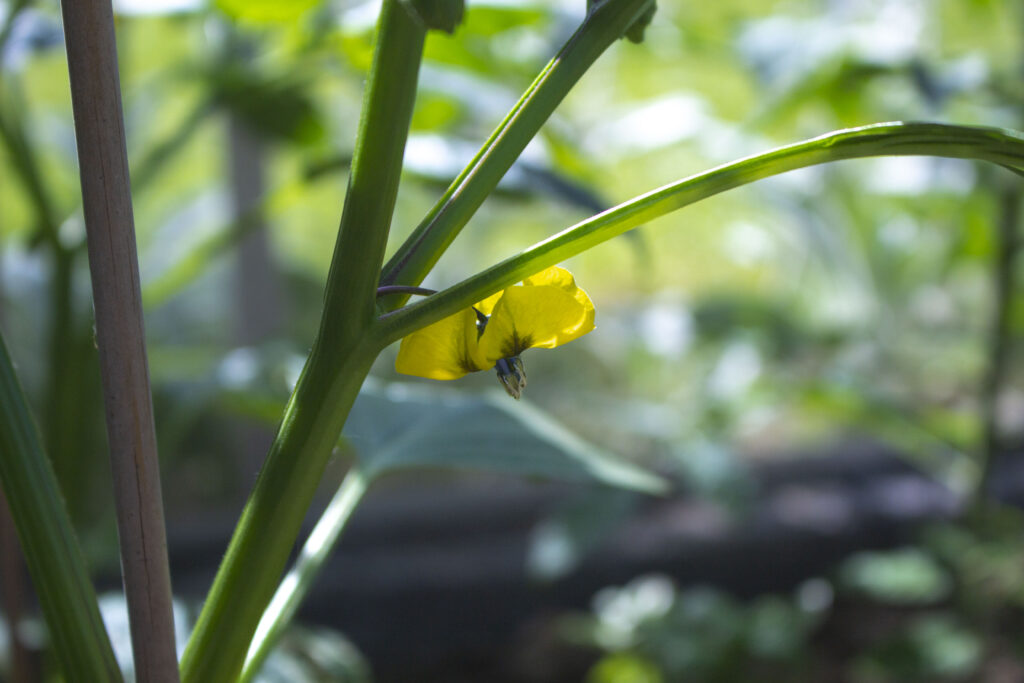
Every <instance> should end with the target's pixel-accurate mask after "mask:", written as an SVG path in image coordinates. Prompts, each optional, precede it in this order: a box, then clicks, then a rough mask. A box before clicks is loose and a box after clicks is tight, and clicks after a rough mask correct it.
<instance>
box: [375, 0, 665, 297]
mask: <svg viewBox="0 0 1024 683" xmlns="http://www.w3.org/2000/svg"><path fill="white" fill-rule="evenodd" d="M650 5H651V0H605V1H604V2H602V3H600V4H597V5H595V6H594V7H593V9H592V10H591V11H590V13H589V14H588V15H587V17H586V19H584V21H583V23H582V24H581V25H580V28H579V29H578V30H577V31H576V32H575V33H574V34H573V35H572V37H570V38H569V40H568V41H566V43H565V45H564V46H563V47H562V49H561V50H560V51H559V53H558V54H557V55H556V56H555V58H554V59H552V60H551V61H550V62H549V63H548V65H547V66H546V67H544V70H543V71H541V73H540V75H539V76H537V79H536V80H535V81H534V82H533V83H532V84H531V85H530V87H529V88H528V89H527V91H526V93H524V94H523V96H522V98H520V100H519V101H518V102H517V103H516V104H515V106H514V107H513V108H512V111H510V112H509V113H508V115H507V116H506V117H505V119H504V120H503V121H502V122H501V123H500V124H499V125H498V127H497V128H496V129H495V131H494V133H492V134H491V137H490V138H488V139H487V141H486V142H485V143H484V145H483V147H481V148H480V151H479V152H477V154H476V156H475V157H474V158H473V159H472V161H470V163H469V165H467V166H466V168H465V169H464V170H463V171H462V172H461V173H460V174H459V175H458V177H457V178H455V180H454V181H452V184H451V185H450V186H449V187H448V189H447V191H445V193H444V194H443V195H442V196H441V198H440V199H439V200H438V201H437V203H436V204H435V205H434V207H433V208H432V209H431V210H430V212H429V213H428V214H427V215H426V217H425V218H424V219H423V221H421V222H420V224H419V225H418V226H417V227H416V229H415V230H414V231H413V233H412V234H411V235H410V236H409V237H408V239H406V241H405V242H404V243H403V244H402V245H401V246H400V247H399V248H398V250H397V251H396V252H395V254H394V256H392V257H391V259H390V260H389V261H388V262H387V264H386V265H385V266H384V269H383V272H382V274H381V279H380V282H381V284H383V285H392V284H395V283H397V282H408V283H412V284H419V283H420V282H422V281H423V278H424V277H425V276H426V275H427V273H428V272H430V269H431V268H433V266H434V264H435V263H437V261H438V259H439V258H440V257H441V254H443V253H444V251H445V250H446V249H447V248H448V246H449V245H450V244H451V243H452V240H454V239H455V237H456V236H457V235H458V234H459V232H460V231H461V230H462V228H463V227H464V226H465V225H466V224H467V223H468V222H469V220H470V218H472V217H473V214H474V213H476V210H477V209H478V208H480V205H481V204H483V202H484V200H485V199H486V198H487V197H488V196H489V195H490V194H491V192H492V191H493V190H494V188H495V187H497V185H498V181H500V180H501V178H502V176H504V175H505V173H506V172H507V171H508V170H509V169H510V168H511V167H512V164H513V163H515V161H516V159H518V158H519V155H520V154H522V152H523V150H524V149H525V148H526V145H527V144H529V142H530V141H531V140H532V139H533V138H534V137H535V136H536V135H537V132H538V131H539V130H540V128H541V126H542V125H544V123H545V122H546V121H547V120H548V119H549V118H550V117H551V114H552V113H553V112H554V110H555V109H556V108H557V107H558V105H559V104H560V103H561V102H562V100H563V99H564V98H565V96H566V95H567V94H568V93H569V91H570V90H571V89H572V87H573V86H574V85H575V84H576V82H577V81H578V80H579V79H580V78H581V77H582V76H583V74H585V73H586V72H587V70H588V69H589V68H590V67H591V66H592V65H593V63H594V62H595V61H597V58H598V57H600V56H601V54H603V53H604V51H605V50H606V49H607V48H608V46H609V45H611V44H612V43H614V42H615V40H617V39H618V38H619V37H620V36H622V34H623V33H624V32H625V31H626V29H627V28H629V26H631V25H632V24H633V23H634V22H635V21H636V19H637V18H638V17H639V16H640V15H641V14H643V13H644V11H646V10H647V8H648V7H649V6H650ZM406 298H407V297H405V296H394V297H391V298H389V299H387V300H385V307H386V308H388V309H390V310H393V309H395V308H397V307H399V306H401V305H402V304H403V303H404V302H405V300H406Z"/></svg>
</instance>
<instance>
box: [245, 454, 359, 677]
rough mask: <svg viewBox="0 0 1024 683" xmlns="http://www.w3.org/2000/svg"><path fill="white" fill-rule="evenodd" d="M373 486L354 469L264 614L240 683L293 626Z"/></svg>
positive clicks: (258, 669)
mask: <svg viewBox="0 0 1024 683" xmlns="http://www.w3.org/2000/svg"><path fill="white" fill-rule="evenodd" d="M369 484H370V480H369V477H367V476H366V475H365V474H363V472H362V470H360V469H359V468H358V467H354V468H353V469H351V470H350V471H349V473H348V474H347V475H345V480H344V481H342V482H341V486H340V487H338V492H337V493H335V494H334V498H332V499H331V502H330V503H329V504H328V505H327V509H326V510H324V513H323V514H322V515H321V516H320V520H319V521H318V522H317V523H316V526H315V527H313V531H312V532H310V534H309V538H308V539H306V543H305V545H303V546H302V553H300V554H299V559H298V560H296V562H295V566H294V567H292V570H291V571H290V572H288V574H286V575H285V577H284V580H283V581H281V585H280V586H278V589H277V592H276V593H274V599H273V600H271V601H270V606H269V607H267V611H266V612H264V613H263V618H262V619H260V625H259V628H257V629H256V636H255V638H253V642H252V647H250V648H249V654H248V656H247V657H246V658H245V668H244V669H243V670H242V676H241V677H240V678H239V683H249V682H250V681H251V680H252V679H253V678H254V677H255V676H256V675H257V674H258V673H259V672H260V668H261V667H262V666H263V662H264V661H266V659H267V656H268V655H269V654H270V653H271V651H272V650H273V649H274V645H276V644H277V641H278V640H279V639H280V637H281V634H282V633H283V632H284V630H285V629H286V628H287V627H288V624H290V623H291V620H292V618H293V617H294V616H295V613H296V612H297V611H298V609H299V605H300V604H302V601H303V600H304V599H305V598H306V595H307V594H308V593H309V590H310V588H312V586H313V582H314V581H316V578H317V576H318V575H319V574H320V570H321V569H322V568H323V566H324V563H325V562H326V561H327V559H328V558H329V557H330V555H331V551H333V550H334V546H335V544H337V542H338V538H340V536H341V532H342V531H343V530H344V529H345V527H346V525H347V524H348V521H349V520H350V519H351V518H352V513H353V512H354V511H355V509H356V506H357V505H358V504H359V501H361V500H362V499H363V494H365V493H366V489H367V487H368V486H369Z"/></svg>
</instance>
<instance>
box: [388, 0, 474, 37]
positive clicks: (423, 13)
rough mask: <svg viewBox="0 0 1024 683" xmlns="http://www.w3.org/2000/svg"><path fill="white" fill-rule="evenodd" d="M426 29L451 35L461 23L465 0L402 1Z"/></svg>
mask: <svg viewBox="0 0 1024 683" xmlns="http://www.w3.org/2000/svg"><path fill="white" fill-rule="evenodd" d="M402 1H403V2H404V3H405V6H406V7H408V8H409V11H410V12H412V13H413V14H414V15H415V16H417V17H419V20H420V21H422V22H423V25H424V26H426V27H427V28H428V29H435V30H438V31H444V32H445V33H453V32H454V31H455V27H456V26H458V25H459V24H461V23H462V13H463V11H464V10H465V5H466V3H465V0H402Z"/></svg>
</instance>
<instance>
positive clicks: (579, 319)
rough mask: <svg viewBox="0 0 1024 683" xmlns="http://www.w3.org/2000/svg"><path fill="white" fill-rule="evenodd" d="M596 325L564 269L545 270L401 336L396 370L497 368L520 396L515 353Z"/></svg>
mask: <svg viewBox="0 0 1024 683" xmlns="http://www.w3.org/2000/svg"><path fill="white" fill-rule="evenodd" d="M592 329H594V304H593V302H591V301H590V297H589V296H587V293H586V292H584V291H583V290H582V289H580V288H579V287H577V286H576V281H575V280H574V279H573V277H572V273H570V272H569V271H567V270H565V269H564V268H559V267H557V266H556V267H552V268H548V269H547V270H543V271H541V272H539V273H537V274H536V275H532V276H530V277H528V278H526V279H525V280H523V281H522V282H521V283H519V284H518V285H513V286H512V287H509V288H507V289H505V290H503V291H501V292H498V293H497V294H494V295H493V296H489V297H487V298H486V299H484V300H483V301H481V302H479V303H477V304H476V306H474V307H473V308H467V309H466V310H464V311H460V312H459V313H456V314H455V315H453V316H450V317H448V318H445V319H444V320H440V321H438V322H436V323H434V324H433V325H429V326H427V327H425V328H423V329H421V330H418V331H416V332H413V333H412V334H410V335H409V336H408V337H406V338H405V339H403V340H402V346H401V348H400V349H399V351H398V359H397V360H396V361H395V369H396V370H398V372H401V373H403V374H406V375H416V376H418V377H428V378H430V379H457V378H459V377H462V376H463V375H465V374H467V373H470V372H476V371H478V370H489V369H491V368H496V369H497V371H498V379H499V380H501V383H502V385H503V386H504V387H505V389H506V391H508V393H509V394H511V395H512V396H513V397H514V398H519V396H520V395H521V394H522V391H523V389H524V388H525V387H526V373H525V371H524V370H523V362H522V361H521V360H520V359H519V354H520V353H522V352H523V351H525V350H526V349H529V348H534V347H539V348H546V349H551V348H554V347H556V346H559V345H561V344H565V343H566V342H570V341H572V340H573V339H576V338H577V337H582V336H583V335H585V334H586V333H587V332H590V331H591V330H592Z"/></svg>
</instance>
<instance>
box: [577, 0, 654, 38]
mask: <svg viewBox="0 0 1024 683" xmlns="http://www.w3.org/2000/svg"><path fill="white" fill-rule="evenodd" d="M608 1H609V0H587V13H588V14H589V13H590V12H591V11H592V10H593V9H594V7H595V6H597V5H600V4H602V3H604V2H608ZM657 10H658V3H657V1H656V0H651V2H650V4H649V5H647V9H645V10H644V11H643V13H642V14H640V16H638V17H637V18H636V21H634V22H633V23H632V24H630V25H629V27H628V28H627V29H626V30H625V31H624V32H623V34H622V37H624V38H627V39H628V40H629V41H630V42H632V43H642V42H643V40H644V30H645V29H646V28H647V26H648V25H649V24H650V23H651V20H652V19H654V13H655V12H656V11H657Z"/></svg>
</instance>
